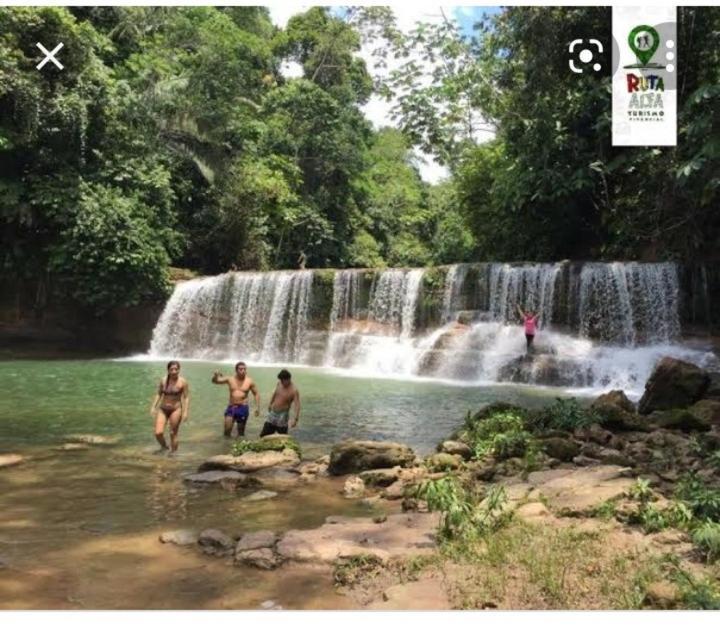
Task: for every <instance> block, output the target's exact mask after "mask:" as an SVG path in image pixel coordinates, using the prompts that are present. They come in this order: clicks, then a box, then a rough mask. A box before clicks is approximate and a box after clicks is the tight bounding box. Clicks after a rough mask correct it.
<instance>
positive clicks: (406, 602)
mask: <svg viewBox="0 0 720 629" xmlns="http://www.w3.org/2000/svg"><path fill="white" fill-rule="evenodd" d="M367 608H368V609H375V610H382V609H384V610H419V609H424V610H433V609H435V610H449V609H452V608H453V607H452V604H451V602H450V599H449V598H448V595H447V593H446V591H445V586H444V584H443V581H442V579H440V578H439V577H429V578H424V579H423V578H421V579H419V580H417V581H409V582H408V583H401V584H398V585H393V586H391V587H389V588H388V589H387V590H385V591H384V592H383V596H382V601H375V602H373V603H370V605H368V607H367Z"/></svg>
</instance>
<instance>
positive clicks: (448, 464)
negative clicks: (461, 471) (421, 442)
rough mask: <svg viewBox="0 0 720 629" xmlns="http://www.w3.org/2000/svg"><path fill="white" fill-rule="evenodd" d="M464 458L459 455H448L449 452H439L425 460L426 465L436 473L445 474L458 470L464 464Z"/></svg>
mask: <svg viewBox="0 0 720 629" xmlns="http://www.w3.org/2000/svg"><path fill="white" fill-rule="evenodd" d="M462 460H463V459H462V457H461V456H460V455H459V454H448V453H447V452H438V453H436V454H431V455H430V456H429V457H428V458H427V459H425V465H427V467H428V468H429V469H431V470H432V471H434V472H445V471H447V470H456V469H457V468H459V467H460V464H461V463H462Z"/></svg>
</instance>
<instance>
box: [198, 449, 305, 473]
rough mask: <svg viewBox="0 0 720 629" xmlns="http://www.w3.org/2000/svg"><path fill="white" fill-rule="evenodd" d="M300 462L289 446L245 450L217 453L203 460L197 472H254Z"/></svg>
mask: <svg viewBox="0 0 720 629" xmlns="http://www.w3.org/2000/svg"><path fill="white" fill-rule="evenodd" d="M298 463H300V457H299V456H298V454H297V452H295V450H293V449H291V448H285V449H284V450H281V451H279V452H278V451H277V450H267V451H265V452H245V453H244V454H241V455H240V456H232V455H231V454H218V455H216V456H213V457H210V458H209V459H207V460H206V461H204V462H203V463H202V464H201V465H200V467H199V468H198V472H206V471H208V470H232V471H235V472H246V473H247V472H256V471H258V470H262V469H265V468H268V467H274V466H278V465H279V466H286V467H287V466H289V465H297V464H298Z"/></svg>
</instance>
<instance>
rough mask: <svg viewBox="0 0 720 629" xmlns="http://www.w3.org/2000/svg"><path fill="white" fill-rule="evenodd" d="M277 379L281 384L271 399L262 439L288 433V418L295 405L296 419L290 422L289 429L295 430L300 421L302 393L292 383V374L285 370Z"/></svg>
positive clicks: (261, 433) (261, 434)
mask: <svg viewBox="0 0 720 629" xmlns="http://www.w3.org/2000/svg"><path fill="white" fill-rule="evenodd" d="M277 377H278V380H280V382H278V384H277V386H276V387H275V392H274V393H273V394H272V397H271V398H270V405H269V406H268V418H267V420H266V421H265V425H264V426H263V428H262V431H261V432H260V436H261V437H264V436H265V435H272V434H273V433H279V434H281V435H286V434H287V433H288V418H289V416H290V407H291V406H292V405H293V404H295V418H294V419H293V420H292V422H290V424H289V427H290V428H295V426H297V424H298V421H299V420H300V391H298V389H297V387H296V386H295V385H294V384H293V383H292V380H291V377H292V376H291V375H290V372H289V371H288V370H287V369H283V370H282V371H281V372H280V373H279V374H278V376H277Z"/></svg>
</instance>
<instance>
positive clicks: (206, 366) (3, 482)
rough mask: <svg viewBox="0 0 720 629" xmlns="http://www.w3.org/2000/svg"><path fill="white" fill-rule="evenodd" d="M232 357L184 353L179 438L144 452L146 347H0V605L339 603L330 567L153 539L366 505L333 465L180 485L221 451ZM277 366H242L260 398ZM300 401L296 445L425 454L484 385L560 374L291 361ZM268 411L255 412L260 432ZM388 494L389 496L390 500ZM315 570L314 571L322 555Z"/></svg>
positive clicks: (544, 395)
mask: <svg viewBox="0 0 720 629" xmlns="http://www.w3.org/2000/svg"><path fill="white" fill-rule="evenodd" d="M215 369H220V370H223V371H224V372H225V373H230V370H231V366H229V365H227V364H217V363H206V362H194V361H185V362H183V364H182V374H183V376H185V377H186V378H187V379H188V381H189V382H190V386H191V413H190V421H189V422H188V423H187V424H185V425H183V426H182V428H181V433H180V437H181V440H180V454H179V456H177V457H175V458H168V457H167V456H164V455H156V454H154V452H155V450H156V445H155V442H154V438H153V421H152V419H151V418H150V416H149V413H148V409H149V405H150V399H151V397H152V394H153V392H154V390H155V388H156V386H157V381H158V380H159V378H160V377H161V376H162V375H163V374H164V372H165V365H164V364H162V363H158V362H142V361H109V360H96V361H87V360H85V361H44V362H41V361H7V362H0V381H2V382H3V396H2V397H0V453H8V452H15V453H18V454H21V455H23V456H24V457H26V461H25V462H24V463H23V464H22V465H18V466H16V467H11V468H5V469H2V470H0V608H3V609H7V608H24V609H46V608H53V609H57V608H60V609H66V608H69V609H94V608H101V609H116V608H125V609H126V608H140V609H156V608H173V609H174V608H179V609H187V608H236V609H237V608H244V609H253V608H257V607H258V606H259V605H260V604H261V603H262V602H263V601H266V600H274V601H276V602H277V603H278V604H280V605H282V606H283V607H285V608H286V609H287V608H296V609H297V608H332V609H339V608H344V607H347V606H348V605H349V602H348V601H347V600H346V599H345V598H343V597H340V596H338V595H337V594H336V593H335V592H334V590H333V588H332V579H331V578H330V575H329V573H328V572H327V571H326V572H325V573H322V574H318V575H316V576H317V578H314V577H312V576H311V575H309V572H308V569H306V568H303V569H296V568H283V569H281V570H277V571H274V572H264V571H258V570H254V569H244V568H236V567H234V566H232V565H227V563H226V561H225V560H222V559H217V558H212V557H206V556H203V555H201V554H200V553H199V552H198V551H197V550H195V549H181V548H177V547H174V546H165V545H162V544H160V543H159V542H158V535H159V533H160V532H162V531H163V530H170V529H176V528H191V529H195V530H201V529H203V528H209V527H215V528H220V529H222V530H224V531H226V532H228V533H231V534H237V533H241V532H245V531H252V530H259V529H264V528H270V529H273V530H278V531H284V530H288V529H290V528H310V527H315V526H318V525H320V524H321V523H322V522H323V521H324V519H325V517H326V516H327V515H330V514H345V515H370V513H371V512H370V511H369V510H368V508H367V507H363V506H361V505H360V504H358V503H357V502H356V501H347V500H345V499H344V498H342V496H341V494H340V491H341V489H342V483H341V481H339V480H337V479H324V480H320V481H318V482H317V483H316V484H311V485H308V486H302V487H299V488H296V489H293V490H291V491H288V492H285V493H283V492H280V494H279V496H278V497H277V498H274V499H272V500H267V501H261V502H245V501H243V498H244V497H245V496H246V495H247V494H248V493H249V491H250V490H241V491H239V492H237V493H236V492H230V491H226V490H223V489H221V488H214V487H213V488H202V487H193V486H189V485H187V484H185V483H183V481H182V475H183V474H185V473H189V472H193V471H195V470H196V469H197V466H198V464H199V463H200V462H201V461H202V460H203V459H204V458H206V457H208V456H210V455H214V454H219V453H225V452H228V451H229V445H230V444H229V442H228V441H226V440H225V439H224V438H223V437H222V412H223V409H224V407H225V404H226V403H227V389H226V387H224V386H214V385H212V384H211V383H210V377H211V375H212V372H213V371H214V370H215ZM277 371H278V369H277V368H276V367H273V368H271V367H255V368H253V367H252V366H251V367H250V374H251V375H252V377H253V378H254V379H255V380H256V382H257V384H258V387H259V390H260V393H261V396H262V407H263V408H267V407H266V403H267V401H268V399H269V395H270V393H271V392H272V390H273V386H274V384H275V382H276V379H275V378H276V373H277ZM293 378H294V380H295V382H296V384H297V386H298V387H299V389H300V391H301V394H302V402H303V411H302V415H301V420H300V426H299V428H298V429H297V430H296V431H295V436H296V437H297V438H298V440H299V441H300V443H301V445H302V448H303V456H304V458H315V457H317V456H319V455H322V454H325V453H327V452H328V451H329V447H330V445H331V444H333V443H335V442H337V441H340V440H341V439H343V438H348V437H352V438H362V439H392V440H396V441H400V442H404V443H407V444H408V445H411V446H412V447H413V448H415V450H416V451H417V452H419V453H421V454H424V453H427V452H430V451H431V450H433V449H434V446H435V444H436V443H437V442H438V441H439V440H441V439H442V438H444V437H446V436H447V435H448V434H449V433H450V432H452V431H453V430H454V429H455V428H456V427H458V426H459V425H460V424H461V423H462V421H463V418H464V416H465V414H466V413H467V411H468V410H472V409H476V408H477V407H478V406H480V405H481V404H483V403H485V402H489V401H493V400H499V399H501V400H507V401H514V402H518V403H522V404H526V405H529V406H537V405H543V404H546V403H548V402H550V401H552V398H553V396H554V395H557V394H558V390H553V389H542V388H537V387H533V388H529V387H519V386H495V387H476V386H453V385H450V384H446V383H442V382H438V381H422V380H388V379H370V378H360V377H347V376H344V375H340V374H337V373H334V372H331V371H328V370H323V369H318V368H300V367H298V368H293ZM262 420H263V416H262V414H261V416H260V417H259V418H255V417H253V416H251V419H250V421H249V424H248V431H247V432H248V434H249V436H256V435H257V433H258V432H259V430H260V427H261V423H262ZM78 433H80V434H82V433H90V434H95V435H103V436H107V437H113V438H116V439H117V441H116V442H115V443H114V444H112V445H94V446H90V447H88V448H87V449H81V450H63V449H60V448H61V447H62V445H63V444H65V443H66V442H68V441H70V436H71V435H74V434H78ZM393 508H395V507H393ZM321 572H322V571H321Z"/></svg>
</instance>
